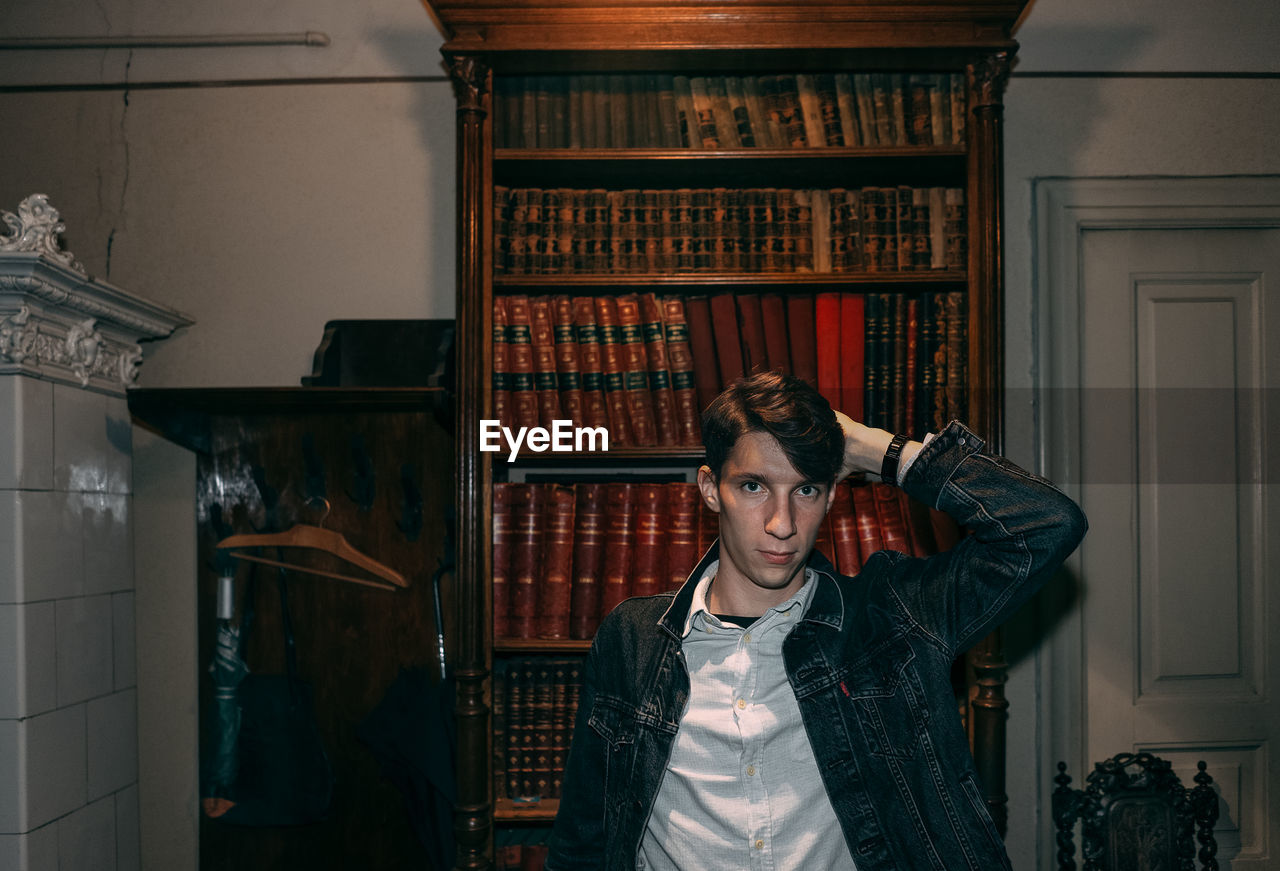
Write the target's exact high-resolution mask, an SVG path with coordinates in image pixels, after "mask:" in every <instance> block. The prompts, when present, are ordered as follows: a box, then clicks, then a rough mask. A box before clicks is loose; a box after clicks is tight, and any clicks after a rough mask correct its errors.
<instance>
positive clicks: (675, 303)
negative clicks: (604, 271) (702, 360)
mask: <svg viewBox="0 0 1280 871" xmlns="http://www.w3.org/2000/svg"><path fill="white" fill-rule="evenodd" d="M662 324H663V329H664V332H665V338H666V342H667V365H668V366H670V367H671V392H672V394H673V396H674V399H675V407H676V430H677V441H678V443H679V444H681V445H684V446H686V447H694V446H696V445H700V444H702V429H701V426H700V424H699V416H698V387H697V381H696V378H695V376H694V374H693V351H692V350H690V347H689V324H688V321H686V320H685V312H684V300H683V299H681V298H680V297H678V296H668V297H666V298H664V299H663V300H662Z"/></svg>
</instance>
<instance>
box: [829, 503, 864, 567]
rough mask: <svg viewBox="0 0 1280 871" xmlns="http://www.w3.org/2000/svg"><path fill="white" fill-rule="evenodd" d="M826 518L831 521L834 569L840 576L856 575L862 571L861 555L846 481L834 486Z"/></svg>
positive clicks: (856, 524)
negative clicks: (834, 495)
mask: <svg viewBox="0 0 1280 871" xmlns="http://www.w3.org/2000/svg"><path fill="white" fill-rule="evenodd" d="M827 516H828V517H829V518H830V520H831V541H832V547H833V549H834V550H835V556H836V559H835V563H836V568H837V569H838V570H839V571H840V574H842V575H856V574H857V573H858V572H860V571H862V555H861V553H860V552H859V550H858V522H857V519H856V518H855V517H854V513H853V494H852V493H851V492H849V482H848V481H841V482H839V483H838V484H836V498H835V500H834V501H833V502H832V503H831V510H830V511H829V512H828V513H827Z"/></svg>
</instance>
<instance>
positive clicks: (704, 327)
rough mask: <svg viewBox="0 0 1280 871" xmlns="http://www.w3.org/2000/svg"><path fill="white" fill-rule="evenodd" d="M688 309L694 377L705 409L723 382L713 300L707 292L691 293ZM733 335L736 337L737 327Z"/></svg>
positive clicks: (699, 403)
mask: <svg viewBox="0 0 1280 871" xmlns="http://www.w3.org/2000/svg"><path fill="white" fill-rule="evenodd" d="M685 313H686V314H687V315H688V316H689V351H690V353H691V354H692V355H693V380H694V384H695V386H696V387H697V389H698V410H699V413H701V411H702V409H705V408H706V407H707V406H708V405H710V404H711V401H712V400H713V399H715V398H716V397H717V396H719V395H720V384H721V378H720V363H719V360H718V357H717V355H716V339H715V332H714V331H713V330H712V328H711V301H710V300H709V299H707V298H706V297H705V296H691V297H689V298H688V299H687V300H685ZM733 335H734V338H735V339H736V338H737V335H738V333H737V330H734V333H733Z"/></svg>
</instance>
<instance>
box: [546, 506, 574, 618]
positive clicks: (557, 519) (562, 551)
mask: <svg viewBox="0 0 1280 871" xmlns="http://www.w3.org/2000/svg"><path fill="white" fill-rule="evenodd" d="M546 487H547V490H546V504H545V508H544V511H543V513H544V517H543V523H544V524H545V526H544V527H543V528H544V530H545V533H544V534H545V536H546V541H545V542H544V544H543V550H542V572H541V584H540V589H539V590H538V612H537V614H538V628H537V637H539V638H568V637H569V616H570V606H571V601H570V600H571V587H572V570H573V549H574V504H575V501H576V495H575V493H574V490H573V487H570V486H566V485H564V484H548V485H546Z"/></svg>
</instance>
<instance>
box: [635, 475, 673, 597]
mask: <svg viewBox="0 0 1280 871" xmlns="http://www.w3.org/2000/svg"><path fill="white" fill-rule="evenodd" d="M635 499H636V534H635V553H634V555H633V558H632V563H631V565H632V568H631V595H633V596H652V595H653V594H655V593H659V592H661V591H663V590H665V589H667V529H666V527H667V488H666V485H665V484H637V485H636V487H635Z"/></svg>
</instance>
